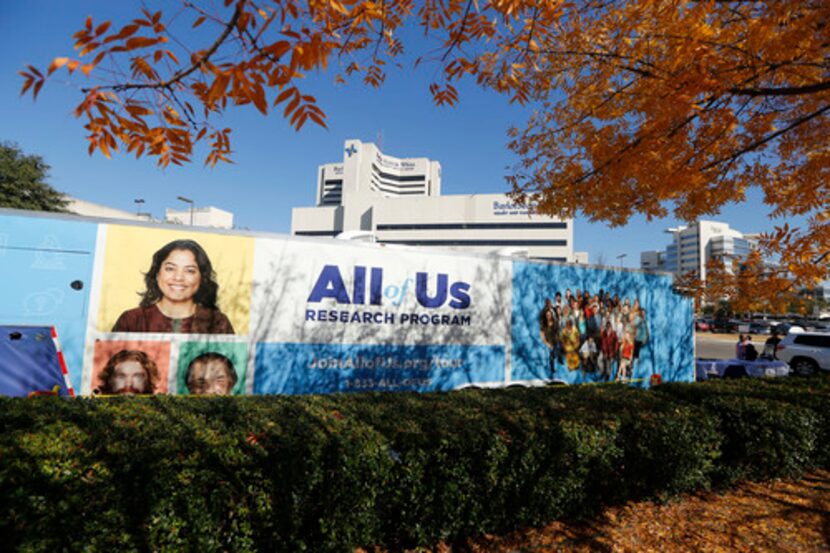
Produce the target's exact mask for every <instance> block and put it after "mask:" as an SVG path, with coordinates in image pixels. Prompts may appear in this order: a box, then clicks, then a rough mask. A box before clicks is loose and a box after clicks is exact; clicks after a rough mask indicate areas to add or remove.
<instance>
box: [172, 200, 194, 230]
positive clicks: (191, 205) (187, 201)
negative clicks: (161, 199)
mask: <svg viewBox="0 0 830 553" xmlns="http://www.w3.org/2000/svg"><path fill="white" fill-rule="evenodd" d="M176 199H177V200H179V201H180V202H184V203H186V204H190V226H191V227H192V226H193V200H191V199H190V198H185V197H184V196H176Z"/></svg>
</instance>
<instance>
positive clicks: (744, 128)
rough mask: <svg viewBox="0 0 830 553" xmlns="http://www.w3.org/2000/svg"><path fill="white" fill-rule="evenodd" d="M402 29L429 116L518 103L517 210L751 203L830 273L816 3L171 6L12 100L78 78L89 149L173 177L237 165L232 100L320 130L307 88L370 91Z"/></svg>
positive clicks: (657, 210)
mask: <svg viewBox="0 0 830 553" xmlns="http://www.w3.org/2000/svg"><path fill="white" fill-rule="evenodd" d="M187 18H190V19H189V22H192V26H193V27H200V26H202V25H205V26H207V25H210V26H211V27H210V32H209V33H207V36H208V38H207V40H206V41H205V42H204V44H202V45H199V46H196V45H195V43H197V42H199V39H203V38H204V37H205V32H193V33H190V34H188V35H187V36H185V34H184V33H187V31H186V30H182V31H181V33H180V32H178V31H177V32H176V33H174V32H173V31H171V28H172V27H170V25H172V24H173V23H175V24H178V25H180V24H181V22H182V21H185V20H187ZM171 22H172V23H171ZM407 26H409V27H419V28H420V29H421V30H422V32H423V33H425V34H426V35H427V36H429V37H431V38H433V39H435V41H436V43H437V44H438V47H437V48H436V49H435V50H433V51H430V52H426V53H424V55H423V56H422V57H420V58H417V59H416V60H415V63H420V62H422V61H427V62H431V63H433V64H436V65H437V66H438V67H439V69H440V70H439V71H437V72H436V75H437V77H436V80H435V82H433V83H431V84H430V85H429V90H430V92H431V93H432V95H433V98H434V100H435V103H436V104H438V105H442V104H448V105H452V104H454V103H456V102H457V101H458V100H459V96H458V90H457V89H456V88H455V86H454V83H456V82H457V81H458V80H459V79H462V78H465V77H466V78H471V79H474V80H475V81H476V82H477V83H478V84H479V85H481V86H483V87H486V88H489V89H492V90H495V91H497V92H500V93H504V94H506V95H508V97H509V99H510V101H511V102H518V103H520V104H527V105H528V108H529V112H530V113H529V118H528V120H527V122H526V124H525V126H524V127H523V128H519V127H516V128H513V129H511V131H510V135H511V139H510V143H509V146H510V148H511V149H512V150H513V151H514V152H515V153H517V154H518V155H519V157H520V159H521V161H520V163H519V164H518V166H517V167H515V168H514V171H513V173H512V174H511V175H510V176H509V177H508V181H509V182H510V184H511V185H512V188H513V194H514V196H515V199H516V200H519V201H527V202H528V203H530V204H532V205H534V206H535V209H536V210H537V211H539V212H541V213H547V214H554V215H562V216H572V215H576V214H578V213H581V214H582V215H584V216H586V217H587V218H589V219H591V220H602V221H607V222H610V223H611V224H614V225H621V224H624V223H625V222H626V221H627V220H628V219H629V218H630V217H631V216H632V215H633V214H634V213H641V214H643V215H645V216H646V217H647V218H649V219H651V218H654V217H663V216H666V215H668V214H669V213H670V212H673V213H674V214H675V215H676V216H678V217H679V218H682V219H685V220H693V219H696V218H698V217H700V216H702V215H707V214H715V213H717V212H718V210H719V209H720V208H721V207H722V206H724V205H725V204H728V203H730V202H737V201H740V200H742V199H744V197H745V194H746V191H747V190H748V189H750V188H759V189H760V190H761V191H762V192H763V195H764V201H765V202H766V204H767V205H768V206H769V215H770V216H772V217H776V218H781V219H784V220H786V219H788V218H790V217H794V216H801V217H805V218H806V220H807V224H806V226H803V227H801V228H791V227H789V226H788V225H786V224H784V225H782V226H781V227H780V228H778V229H777V230H776V232H774V233H771V234H770V235H769V236H767V237H766V238H765V241H764V248H765V249H764V251H765V252H766V253H767V254H768V255H773V256H775V257H776V258H777V259H779V260H780V264H781V266H782V267H785V268H786V269H787V271H788V272H789V274H790V275H791V277H792V278H793V279H796V280H798V281H800V282H803V283H814V282H816V281H817V280H818V279H820V278H823V277H826V276H827V273H828V266H830V263H828V255H830V211H828V205H830V179H828V173H830V145H829V143H828V140H827V137H828V136H830V123H829V122H828V113H829V112H830V77H828V75H830V3H828V2H826V1H824V0H805V1H802V2H780V1H776V0H768V1H757V2H754V1H734V2H732V1H728V0H659V1H653V0H625V1H620V2H607V1H605V0H571V1H566V0H427V1H423V2H415V1H414V0H310V1H308V2H304V1H300V0H259V1H255V0H225V1H224V7H223V8H218V9H217V10H216V11H215V12H214V11H210V12H209V11H206V10H205V9H203V8H200V7H199V6H197V5H194V3H191V2H184V1H183V2H182V3H181V4H180V6H179V7H178V8H177V9H174V10H171V11H170V12H169V13H168V14H166V16H165V14H163V13H162V12H156V13H151V12H150V11H148V10H146V9H145V10H143V13H142V14H141V15H140V16H139V17H137V18H136V19H134V20H133V21H130V22H129V23H127V24H126V25H124V26H122V27H112V26H111V24H110V22H102V23H99V24H95V23H93V20H92V19H91V18H90V19H88V20H87V21H86V25H85V26H84V28H83V29H81V30H80V31H79V32H78V33H76V34H75V40H76V48H77V49H78V50H79V57H78V58H77V59H74V58H73V59H70V58H68V57H59V58H55V59H54V60H53V61H52V63H51V65H50V66H49V67H48V69H47V70H45V71H40V70H38V69H37V68H35V67H32V66H29V67H28V68H27V69H26V70H24V71H22V72H21V74H22V75H23V77H24V84H23V91H24V92H26V91H29V90H31V92H32V93H33V94H34V95H37V93H38V92H39V90H40V89H41V87H42V86H43V84H44V82H45V80H46V78H47V76H48V75H50V74H52V73H53V72H54V71H57V70H59V69H63V70H67V71H69V72H70V73H73V72H75V71H77V70H80V72H82V73H84V74H85V75H87V76H88V77H90V78H91V79H92V84H91V85H90V86H89V87H87V88H83V89H82V91H83V99H82V102H81V103H80V105H79V106H78V107H77V109H76V114H77V115H78V116H80V117H84V118H86V121H87V124H86V128H87V129H88V130H89V149H90V152H93V151H95V150H100V151H101V152H102V153H103V154H104V155H106V156H109V155H110V152H111V151H112V150H115V149H117V148H118V147H119V144H120V145H121V146H123V147H126V149H127V151H129V152H134V153H135V154H136V155H137V156H141V155H142V154H149V155H152V156H157V158H158V161H159V163H160V164H161V165H167V164H169V163H174V164H180V163H184V162H186V161H188V160H189V159H190V158H191V156H192V154H193V147H194V144H195V143H196V142H198V141H200V140H207V141H208V142H209V147H208V154H207V158H206V162H207V163H209V164H215V163H217V162H218V161H229V159H230V154H231V143H230V131H231V130H230V129H228V128H218V127H214V126H212V124H211V121H212V120H215V117H214V116H215V115H217V114H220V113H221V112H222V111H224V110H225V109H226V108H227V106H228V104H229V103H230V104H234V105H245V104H250V105H252V106H253V107H255V108H256V109H257V110H259V111H260V112H262V113H263V114H266V113H268V112H269V110H272V109H279V110H281V112H282V115H283V116H284V117H285V118H287V119H288V121H289V123H290V124H291V125H292V126H293V127H295V128H297V129H300V128H301V127H302V126H303V125H304V124H305V123H307V122H309V121H311V122H314V123H316V124H318V125H322V126H325V115H324V113H323V111H322V110H321V108H320V107H318V106H317V103H316V100H315V98H314V97H313V96H311V95H309V94H306V93H304V92H303V90H302V88H303V87H302V82H303V81H302V79H303V77H304V76H305V75H306V74H307V73H308V72H310V71H315V70H326V69H327V68H328V67H329V65H334V66H336V69H335V72H336V75H335V77H334V78H335V80H336V81H337V82H345V81H347V80H350V79H351V80H357V79H360V80H362V82H363V83H365V84H367V85H370V86H379V85H381V84H382V83H383V80H384V77H385V72H386V69H387V67H389V66H390V64H393V63H396V62H398V61H401V60H404V59H405V56H404V46H405V45H404V42H403V40H402V38H401V37H402V36H404V33H403V32H402V31H403V30H404V29H405V28H406V27H407ZM203 29H204V28H203ZM124 68H129V70H126V69H124ZM212 117H213V119H211V118H212Z"/></svg>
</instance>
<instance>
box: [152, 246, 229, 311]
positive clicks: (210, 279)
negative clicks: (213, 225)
mask: <svg viewBox="0 0 830 553" xmlns="http://www.w3.org/2000/svg"><path fill="white" fill-rule="evenodd" d="M175 250H187V251H189V252H191V253H192V254H193V257H195V258H196V265H198V266H199V274H200V276H201V279H200V281H199V289H198V290H197V291H196V294H195V295H194V296H193V301H194V302H196V303H197V304H199V305H201V306H202V307H207V308H210V309H216V294H217V293H218V292H219V285H218V284H216V281H215V280H214V279H215V278H216V275H215V274H214V273H213V265H211V264H210V258H209V257H208V256H207V254H206V253H205V250H203V249H202V246H200V245H199V244H198V243H197V242H195V241H193V240H173V241H172V242H170V243H169V244H167V245H166V246H164V247H163V248H161V249H160V250H159V251H157V252H156V253H154V254H153V264H152V265H150V270H149V271H147V272H146V273H145V274H144V285H145V286H146V287H147V290H146V291H145V292H144V293H143V294H141V304H140V305H141V307H150V306H151V305H154V304H155V303H156V302H158V301H159V300H160V299H161V298H162V293H161V290H160V289H159V285H158V282H156V277H157V276H158V274H159V271H160V270H161V264H162V263H164V260H165V259H167V256H168V255H170V253H171V252H173V251H175Z"/></svg>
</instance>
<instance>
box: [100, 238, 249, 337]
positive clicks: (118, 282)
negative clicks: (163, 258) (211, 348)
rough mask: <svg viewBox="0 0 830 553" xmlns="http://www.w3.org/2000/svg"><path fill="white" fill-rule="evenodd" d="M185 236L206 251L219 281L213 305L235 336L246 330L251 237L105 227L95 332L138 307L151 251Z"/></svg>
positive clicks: (109, 329)
mask: <svg viewBox="0 0 830 553" xmlns="http://www.w3.org/2000/svg"><path fill="white" fill-rule="evenodd" d="M181 239H189V240H194V241H196V242H198V243H199V245H200V246H202V248H203V249H204V250H205V252H207V255H208V258H210V261H211V264H212V265H213V272H214V273H215V275H216V282H217V283H218V284H219V294H218V298H217V304H218V305H219V309H220V310H221V311H222V312H223V313H224V314H225V315H227V316H228V318H229V319H230V321H231V324H232V325H233V328H234V330H235V332H236V335H237V336H240V335H246V334H248V323H249V320H250V312H251V277H252V273H253V262H254V239H253V238H251V237H247V236H228V235H222V234H212V233H209V232H198V231H194V230H191V229H187V228H184V229H182V230H179V229H175V230H168V229H154V228H146V227H132V226H118V225H107V238H106V252H105V255H104V269H103V276H102V279H101V288H100V296H99V312H98V330H99V331H101V332H109V331H111V330H112V327H113V325H114V324H115V321H116V320H118V317H119V316H120V315H121V313H123V312H124V311H126V310H128V309H132V308H134V307H138V304H139V302H140V301H141V296H140V295H139V294H140V293H141V292H144V289H145V286H144V274H145V273H146V272H147V271H149V270H150V265H151V264H152V259H153V254H154V253H155V252H156V251H158V250H159V249H161V248H162V247H163V246H165V245H166V244H168V243H169V242H172V241H173V240H181Z"/></svg>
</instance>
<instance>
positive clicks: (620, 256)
mask: <svg viewBox="0 0 830 553" xmlns="http://www.w3.org/2000/svg"><path fill="white" fill-rule="evenodd" d="M627 255H628V254H627V253H621V254H620V255H618V256H617V259H619V260H620V267H622V266H623V259H625V258H626V256H627Z"/></svg>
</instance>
